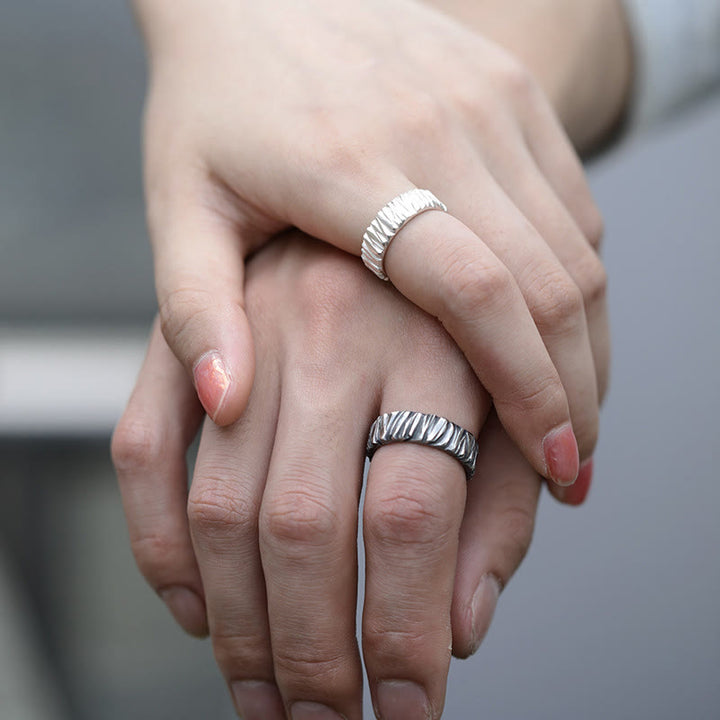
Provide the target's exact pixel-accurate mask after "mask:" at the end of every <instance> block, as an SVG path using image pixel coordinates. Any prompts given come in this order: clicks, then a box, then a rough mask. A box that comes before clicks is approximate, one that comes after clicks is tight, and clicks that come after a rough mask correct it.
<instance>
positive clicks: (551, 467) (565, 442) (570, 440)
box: [543, 423, 580, 486]
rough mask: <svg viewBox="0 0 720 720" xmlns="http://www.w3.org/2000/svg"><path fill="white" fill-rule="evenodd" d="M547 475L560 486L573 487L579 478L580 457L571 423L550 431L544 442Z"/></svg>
mask: <svg viewBox="0 0 720 720" xmlns="http://www.w3.org/2000/svg"><path fill="white" fill-rule="evenodd" d="M543 452H544V453H545V465H546V467H547V475H548V476H549V478H550V479H551V480H553V481H554V482H556V483H557V484H558V485H562V486H567V485H572V484H573V483H574V482H575V480H576V479H577V476H578V469H579V467H578V466H579V465H580V456H579V454H578V446H577V441H576V440H575V433H574V432H573V429H572V426H571V425H570V423H566V424H565V425H562V426H560V427H559V428H557V429H555V430H552V431H550V432H549V433H548V434H547V435H546V436H545V439H544V440H543Z"/></svg>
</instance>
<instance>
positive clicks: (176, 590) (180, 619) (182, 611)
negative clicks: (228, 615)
mask: <svg viewBox="0 0 720 720" xmlns="http://www.w3.org/2000/svg"><path fill="white" fill-rule="evenodd" d="M159 595H160V597H161V599H162V600H163V602H164V603H165V604H166V605H167V606H168V609H169V610H170V612H171V613H172V616H173V617H174V618H175V621H176V622H177V624H178V625H180V627H181V628H182V629H183V630H185V632H188V633H190V635H195V636H196V637H205V635H207V633H208V628H207V615H206V614H205V603H204V602H203V601H202V600H201V599H200V598H199V597H198V596H197V595H196V594H195V593H194V592H193V591H192V590H188V589H187V588H184V587H170V588H166V589H164V590H161V591H160V593H159Z"/></svg>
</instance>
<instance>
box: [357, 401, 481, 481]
mask: <svg viewBox="0 0 720 720" xmlns="http://www.w3.org/2000/svg"><path fill="white" fill-rule="evenodd" d="M397 442H413V443H418V444H419V445H427V446H428V447H434V448H437V449H438V450H442V451H443V452H446V453H447V454H448V455H452V456H453V457H454V458H455V459H456V460H458V461H459V462H460V464H461V465H462V466H463V468H465V474H466V476H467V479H468V480H469V479H470V478H471V477H472V476H473V473H474V472H475V463H476V462H477V455H478V443H477V440H476V439H475V437H474V436H473V434H472V433H471V432H470V431H469V430H466V429H465V428H463V427H460V426H459V425H456V424H455V423H454V422H451V421H450V420H448V419H447V418H444V417H440V415H428V414H427V413H421V412H414V411H412V410H398V411H396V412H389V413H385V414H384V415H380V417H379V418H377V420H375V422H374V423H373V424H372V425H371V426H370V434H369V435H368V441H367V448H366V453H367V456H368V458H370V459H372V456H373V455H374V454H375V451H376V450H377V449H378V448H379V447H381V446H382V445H389V444H390V443H397Z"/></svg>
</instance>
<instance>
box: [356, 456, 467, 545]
mask: <svg viewBox="0 0 720 720" xmlns="http://www.w3.org/2000/svg"><path fill="white" fill-rule="evenodd" d="M366 502H367V503H368V507H367V509H366V521H365V528H366V532H367V534H368V536H369V537H371V538H372V539H373V540H374V541H375V542H377V543H379V544H382V545H391V546H397V545H420V546H423V547H428V548H430V547H433V548H440V547H442V546H443V545H444V544H445V543H444V541H446V540H447V539H448V538H449V537H450V536H451V533H452V532H453V531H454V530H455V524H454V523H453V521H452V518H451V517H450V514H449V513H448V512H447V511H446V507H445V504H444V503H443V502H442V501H441V498H439V497H438V495H437V493H434V492H432V490H430V489H429V488H428V485H427V482H426V481H425V482H418V481H416V480H413V479H412V477H408V473H407V468H406V469H405V470H404V478H403V480H402V481H398V482H396V483H395V484H394V485H393V486H392V487H388V488H387V489H386V490H385V491H384V492H381V493H379V494H377V495H376V496H375V497H373V498H368V499H367V500H366Z"/></svg>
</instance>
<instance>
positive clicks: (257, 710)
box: [230, 680, 285, 720]
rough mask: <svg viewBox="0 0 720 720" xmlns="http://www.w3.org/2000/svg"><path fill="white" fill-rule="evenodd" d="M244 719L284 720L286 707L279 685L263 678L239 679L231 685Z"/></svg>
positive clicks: (238, 708) (237, 706) (236, 703)
mask: <svg viewBox="0 0 720 720" xmlns="http://www.w3.org/2000/svg"><path fill="white" fill-rule="evenodd" d="M230 690H231V691H232V696H233V700H234V701H235V707H236V709H237V711H238V713H239V715H240V717H242V719H243V720H284V718H285V709H284V708H283V703H282V698H281V697H280V693H279V691H278V689H277V687H276V686H275V685H274V684H273V683H270V682H264V681H263V680H244V681H243V680H239V681H237V682H234V683H233V684H232V685H231V686H230Z"/></svg>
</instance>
